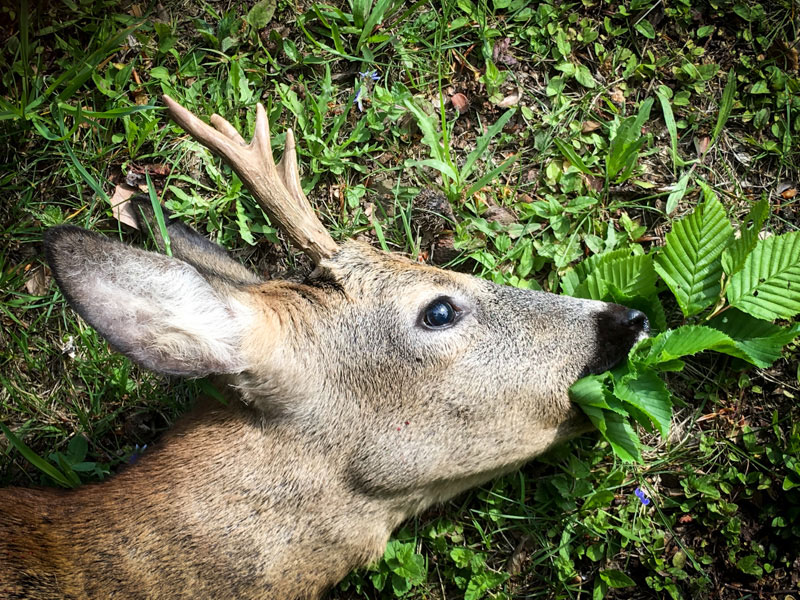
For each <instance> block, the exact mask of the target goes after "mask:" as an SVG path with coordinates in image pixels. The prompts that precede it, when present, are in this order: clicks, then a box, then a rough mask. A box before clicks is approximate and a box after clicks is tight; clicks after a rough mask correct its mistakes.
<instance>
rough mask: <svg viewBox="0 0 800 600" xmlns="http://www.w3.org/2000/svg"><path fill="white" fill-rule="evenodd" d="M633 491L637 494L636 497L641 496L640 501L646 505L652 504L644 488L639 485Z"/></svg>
mask: <svg viewBox="0 0 800 600" xmlns="http://www.w3.org/2000/svg"><path fill="white" fill-rule="evenodd" d="M633 493H634V494H636V497H637V498H639V501H640V502H641V503H642V504H644V505H645V506H647V505H648V504H650V498H648V497H647V495H646V494H645V493H644V490H643V489H642V488H640V487H637V488H636V489H635V490H633Z"/></svg>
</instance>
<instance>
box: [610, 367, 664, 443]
mask: <svg viewBox="0 0 800 600" xmlns="http://www.w3.org/2000/svg"><path fill="white" fill-rule="evenodd" d="M614 395H615V396H616V397H617V398H618V399H620V400H622V401H623V402H625V403H627V404H630V405H632V406H635V407H636V408H637V409H638V410H640V411H642V412H643V413H644V414H645V415H647V417H648V418H649V419H650V420H651V421H652V422H653V424H654V425H655V426H656V428H657V429H658V432H659V433H660V434H661V437H663V438H666V437H667V435H668V434H669V425H670V421H671V420H672V402H671V401H670V396H669V391H668V390H667V387H666V386H665V385H664V382H663V381H662V380H661V378H660V377H659V376H658V374H656V373H655V372H653V371H651V370H649V369H648V370H643V371H640V372H639V373H637V374H636V375H627V376H625V377H623V378H622V379H621V380H620V381H617V382H616V383H615V385H614ZM637 420H639V419H637ZM639 422H641V421H640V420H639Z"/></svg>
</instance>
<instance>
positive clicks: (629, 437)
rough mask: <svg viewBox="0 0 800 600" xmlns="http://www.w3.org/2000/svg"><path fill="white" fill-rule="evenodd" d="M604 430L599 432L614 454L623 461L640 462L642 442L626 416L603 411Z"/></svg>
mask: <svg viewBox="0 0 800 600" xmlns="http://www.w3.org/2000/svg"><path fill="white" fill-rule="evenodd" d="M604 416H605V427H606V428H605V431H601V432H600V434H601V435H602V436H603V437H604V438H605V439H606V441H607V442H608V443H609V444H611V448H612V449H613V450H614V454H616V455H617V456H619V458H620V459H621V460H623V461H625V462H642V451H641V446H642V443H641V442H640V441H639V436H638V435H636V432H635V431H634V430H633V427H632V426H631V424H630V422H629V421H628V419H627V418H625V417H623V416H622V415H619V414H617V413H615V412H608V411H604Z"/></svg>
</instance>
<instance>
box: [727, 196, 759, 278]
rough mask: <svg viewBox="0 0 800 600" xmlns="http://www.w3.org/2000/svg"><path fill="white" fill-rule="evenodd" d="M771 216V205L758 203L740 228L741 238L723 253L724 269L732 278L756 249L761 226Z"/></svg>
mask: <svg viewBox="0 0 800 600" xmlns="http://www.w3.org/2000/svg"><path fill="white" fill-rule="evenodd" d="M768 215H769V203H768V202H767V201H766V200H761V201H760V202H756V204H755V205H754V206H753V208H751V209H750V212H749V213H747V216H746V217H745V218H744V220H743V221H742V223H741V225H740V226H739V238H738V239H734V240H732V241H731V243H730V245H729V246H728V247H727V248H725V251H724V252H723V253H722V268H723V269H724V270H725V273H726V274H727V275H728V277H730V276H731V275H733V274H734V273H736V272H737V271H738V270H739V269H741V268H742V265H744V261H745V259H746V258H747V255H748V254H750V252H751V251H752V250H753V248H755V245H756V242H758V234H759V232H760V231H761V226H762V225H763V224H764V221H766V219H767V216H768Z"/></svg>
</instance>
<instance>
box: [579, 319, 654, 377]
mask: <svg viewBox="0 0 800 600" xmlns="http://www.w3.org/2000/svg"><path fill="white" fill-rule="evenodd" d="M595 327H596V340H597V346H596V348H597V352H596V354H595V356H594V357H593V360H592V361H591V362H589V364H587V365H586V366H585V367H584V369H583V372H582V374H581V377H585V376H586V375H599V374H601V373H604V372H605V371H608V370H609V369H613V368H614V367H616V366H617V365H618V364H620V363H621V362H622V361H623V360H625V358H627V356H628V352H630V350H631V348H633V347H634V346H635V345H636V344H637V343H638V342H639V341H641V340H643V339H645V338H646V337H648V336H649V334H650V322H649V321H648V320H647V316H646V315H645V314H644V313H643V312H641V311H638V310H635V309H632V308H627V307H625V306H621V305H619V304H610V305H609V308H608V309H607V310H605V311H603V312H602V313H600V314H599V315H598V317H597V320H596V322H595Z"/></svg>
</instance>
